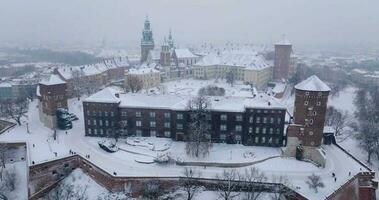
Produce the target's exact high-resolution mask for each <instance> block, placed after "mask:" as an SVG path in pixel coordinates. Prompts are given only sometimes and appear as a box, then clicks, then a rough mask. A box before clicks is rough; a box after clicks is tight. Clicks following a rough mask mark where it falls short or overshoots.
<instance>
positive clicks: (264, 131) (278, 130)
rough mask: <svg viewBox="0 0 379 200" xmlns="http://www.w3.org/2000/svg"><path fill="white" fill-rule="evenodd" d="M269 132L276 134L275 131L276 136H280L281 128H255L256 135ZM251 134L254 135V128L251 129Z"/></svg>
mask: <svg viewBox="0 0 379 200" xmlns="http://www.w3.org/2000/svg"><path fill="white" fill-rule="evenodd" d="M267 130H268V133H269V134H274V130H275V134H277V135H279V134H280V128H277V129H274V128H266V127H262V128H260V127H255V132H254V133H255V134H260V133H262V134H266V133H267ZM249 133H250V134H253V127H249Z"/></svg>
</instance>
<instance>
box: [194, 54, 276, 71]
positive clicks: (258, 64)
mask: <svg viewBox="0 0 379 200" xmlns="http://www.w3.org/2000/svg"><path fill="white" fill-rule="evenodd" d="M215 65H217V66H238V67H243V68H246V69H252V70H260V69H264V68H267V67H271V66H272V63H271V62H269V61H267V60H265V59H264V57H263V56H262V55H259V54H258V53H257V52H255V51H223V52H221V53H210V54H208V55H206V56H204V57H203V58H202V59H201V60H200V61H199V62H197V63H196V64H195V65H194V66H215Z"/></svg>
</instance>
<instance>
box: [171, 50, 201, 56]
mask: <svg viewBox="0 0 379 200" xmlns="http://www.w3.org/2000/svg"><path fill="white" fill-rule="evenodd" d="M174 52H175V55H176V57H177V58H197V57H198V56H197V55H195V54H193V53H192V52H191V51H190V50H189V49H175V50H174Z"/></svg>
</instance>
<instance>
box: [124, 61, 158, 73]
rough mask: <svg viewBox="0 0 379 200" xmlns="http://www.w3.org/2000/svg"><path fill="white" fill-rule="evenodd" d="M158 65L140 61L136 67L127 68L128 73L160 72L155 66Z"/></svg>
mask: <svg viewBox="0 0 379 200" xmlns="http://www.w3.org/2000/svg"><path fill="white" fill-rule="evenodd" d="M157 67H158V65H157V64H156V63H154V62H153V63H146V62H144V63H142V64H141V65H140V66H139V67H138V68H131V69H129V70H128V74H134V75H137V74H138V75H139V74H149V73H160V72H159V71H158V70H157V69H156V68H157Z"/></svg>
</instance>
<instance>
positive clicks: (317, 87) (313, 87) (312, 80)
mask: <svg viewBox="0 0 379 200" xmlns="http://www.w3.org/2000/svg"><path fill="white" fill-rule="evenodd" d="M295 88H296V89H298V90H305V91H319V92H327V91H330V87H329V86H328V85H326V84H325V83H324V82H323V81H322V80H320V79H319V78H318V77H317V76H316V75H313V76H310V77H308V78H307V79H305V80H304V81H302V82H300V83H298V84H297V85H295Z"/></svg>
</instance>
